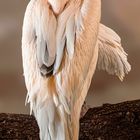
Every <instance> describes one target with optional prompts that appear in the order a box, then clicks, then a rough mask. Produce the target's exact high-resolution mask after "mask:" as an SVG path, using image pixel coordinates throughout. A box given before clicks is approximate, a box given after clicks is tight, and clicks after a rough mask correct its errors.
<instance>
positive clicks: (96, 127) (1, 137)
mask: <svg viewBox="0 0 140 140" xmlns="http://www.w3.org/2000/svg"><path fill="white" fill-rule="evenodd" d="M79 137H80V138H79V139H80V140H140V100H136V101H130V102H123V103H119V104H114V105H111V104H105V105H103V106H102V107H97V108H92V109H89V110H88V112H87V113H86V114H85V116H84V117H83V118H81V120H80V134H79ZM0 140H39V129H38V126H37V123H36V121H35V118H34V117H33V116H30V115H22V114H4V113H2V114H0Z"/></svg>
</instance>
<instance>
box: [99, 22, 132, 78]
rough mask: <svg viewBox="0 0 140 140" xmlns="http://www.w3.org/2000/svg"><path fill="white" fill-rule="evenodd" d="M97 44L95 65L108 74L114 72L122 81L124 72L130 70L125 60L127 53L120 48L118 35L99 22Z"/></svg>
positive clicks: (126, 72)
mask: <svg viewBox="0 0 140 140" xmlns="http://www.w3.org/2000/svg"><path fill="white" fill-rule="evenodd" d="M98 45H99V58H98V65H97V67H98V68H99V69H102V70H105V71H107V72H108V73H109V74H116V75H117V76H118V77H119V79H120V80H121V81H122V80H123V78H124V76H125V74H128V72H129V71H130V70H131V66H130V64H129V63H128V61H127V54H126V52H125V51H124V49H123V48H122V45H121V39H120V37H119V36H118V35H117V34H116V33H115V32H114V31H113V30H112V29H110V28H108V27H106V26H105V25H103V24H100V27H99V35H98Z"/></svg>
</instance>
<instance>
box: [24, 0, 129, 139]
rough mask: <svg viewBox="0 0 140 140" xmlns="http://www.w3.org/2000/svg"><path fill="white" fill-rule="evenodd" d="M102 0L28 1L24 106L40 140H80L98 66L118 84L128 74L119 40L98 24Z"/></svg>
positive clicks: (25, 19) (25, 22) (25, 36)
mask: <svg viewBox="0 0 140 140" xmlns="http://www.w3.org/2000/svg"><path fill="white" fill-rule="evenodd" d="M100 15H101V0H31V1H30V2H29V4H28V6H27V9H26V13H25V18H24V23H23V34H22V57H23V69H24V76H25V83H26V87H27V91H28V94H27V99H26V102H29V103H30V107H31V111H33V113H34V115H35V117H36V120H37V122H38V125H39V128H40V139H41V140H78V133H79V118H80V112H81V107H82V105H83V103H84V100H85V97H86V95H87V92H88V89H89V86H90V83H91V79H92V76H93V74H94V71H95V68H96V64H97V67H99V68H100V69H103V70H106V71H107V72H109V73H110V74H116V75H117V76H118V77H119V78H120V79H121V80H122V79H123V77H124V75H125V73H128V72H129V71H130V69H131V67H130V65H129V63H128V62H127V55H126V53H125V52H124V50H123V48H122V47H121V41H120V38H119V36H118V35H117V34H116V33H115V32H114V31H112V30H111V29H109V28H108V27H106V26H104V25H102V24H100Z"/></svg>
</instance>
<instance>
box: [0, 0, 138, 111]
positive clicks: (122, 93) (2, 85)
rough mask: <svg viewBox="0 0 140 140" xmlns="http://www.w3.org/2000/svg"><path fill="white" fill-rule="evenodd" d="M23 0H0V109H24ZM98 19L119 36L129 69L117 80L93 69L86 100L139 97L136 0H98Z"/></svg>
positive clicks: (118, 99)
mask: <svg viewBox="0 0 140 140" xmlns="http://www.w3.org/2000/svg"><path fill="white" fill-rule="evenodd" d="M28 2H29V1H27V0H12V1H9V0H0V112H9V113H11V112H12V113H28V107H25V106H24V100H25V97H26V89H25V85H24V79H23V76H22V59H21V30H22V21H23V16H24V11H25V8H26V5H27V3H28ZM102 23H104V24H105V25H107V26H109V27H111V28H112V29H114V30H115V31H116V32H117V33H118V34H119V35H120V36H121V38H122V44H123V46H124V49H125V51H126V52H127V53H128V54H129V56H128V59H129V62H130V63H131V65H132V71H131V72H130V73H129V75H127V76H126V78H125V80H124V82H123V83H121V82H120V81H119V80H118V78H116V77H115V76H110V75H108V74H107V73H106V72H101V71H97V72H96V74H95V76H94V80H93V81H92V85H91V89H90V91H89V92H90V93H94V94H91V96H92V97H91V96H90V97H89V99H88V100H89V102H90V104H92V105H93V106H98V105H101V104H102V103H117V102H121V101H126V100H134V99H140V74H139V71H140V67H139V65H140V63H139V61H140V0H134V1H131V0H123V1H122V0H102Z"/></svg>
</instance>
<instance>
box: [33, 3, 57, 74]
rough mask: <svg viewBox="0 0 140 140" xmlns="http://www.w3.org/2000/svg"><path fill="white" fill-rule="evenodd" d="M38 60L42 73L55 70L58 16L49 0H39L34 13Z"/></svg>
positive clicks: (50, 72) (49, 72)
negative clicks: (52, 9) (51, 8)
mask: <svg viewBox="0 0 140 140" xmlns="http://www.w3.org/2000/svg"><path fill="white" fill-rule="evenodd" d="M34 23H35V32H36V42H37V60H38V64H39V68H40V71H41V74H42V75H45V76H49V75H50V74H52V72H53V65H54V62H55V57H56V39H55V34H56V26H57V22H56V18H55V16H54V14H53V13H52V12H51V10H50V9H49V5H48V3H47V2H44V3H41V2H38V4H36V8H35V15H34Z"/></svg>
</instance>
